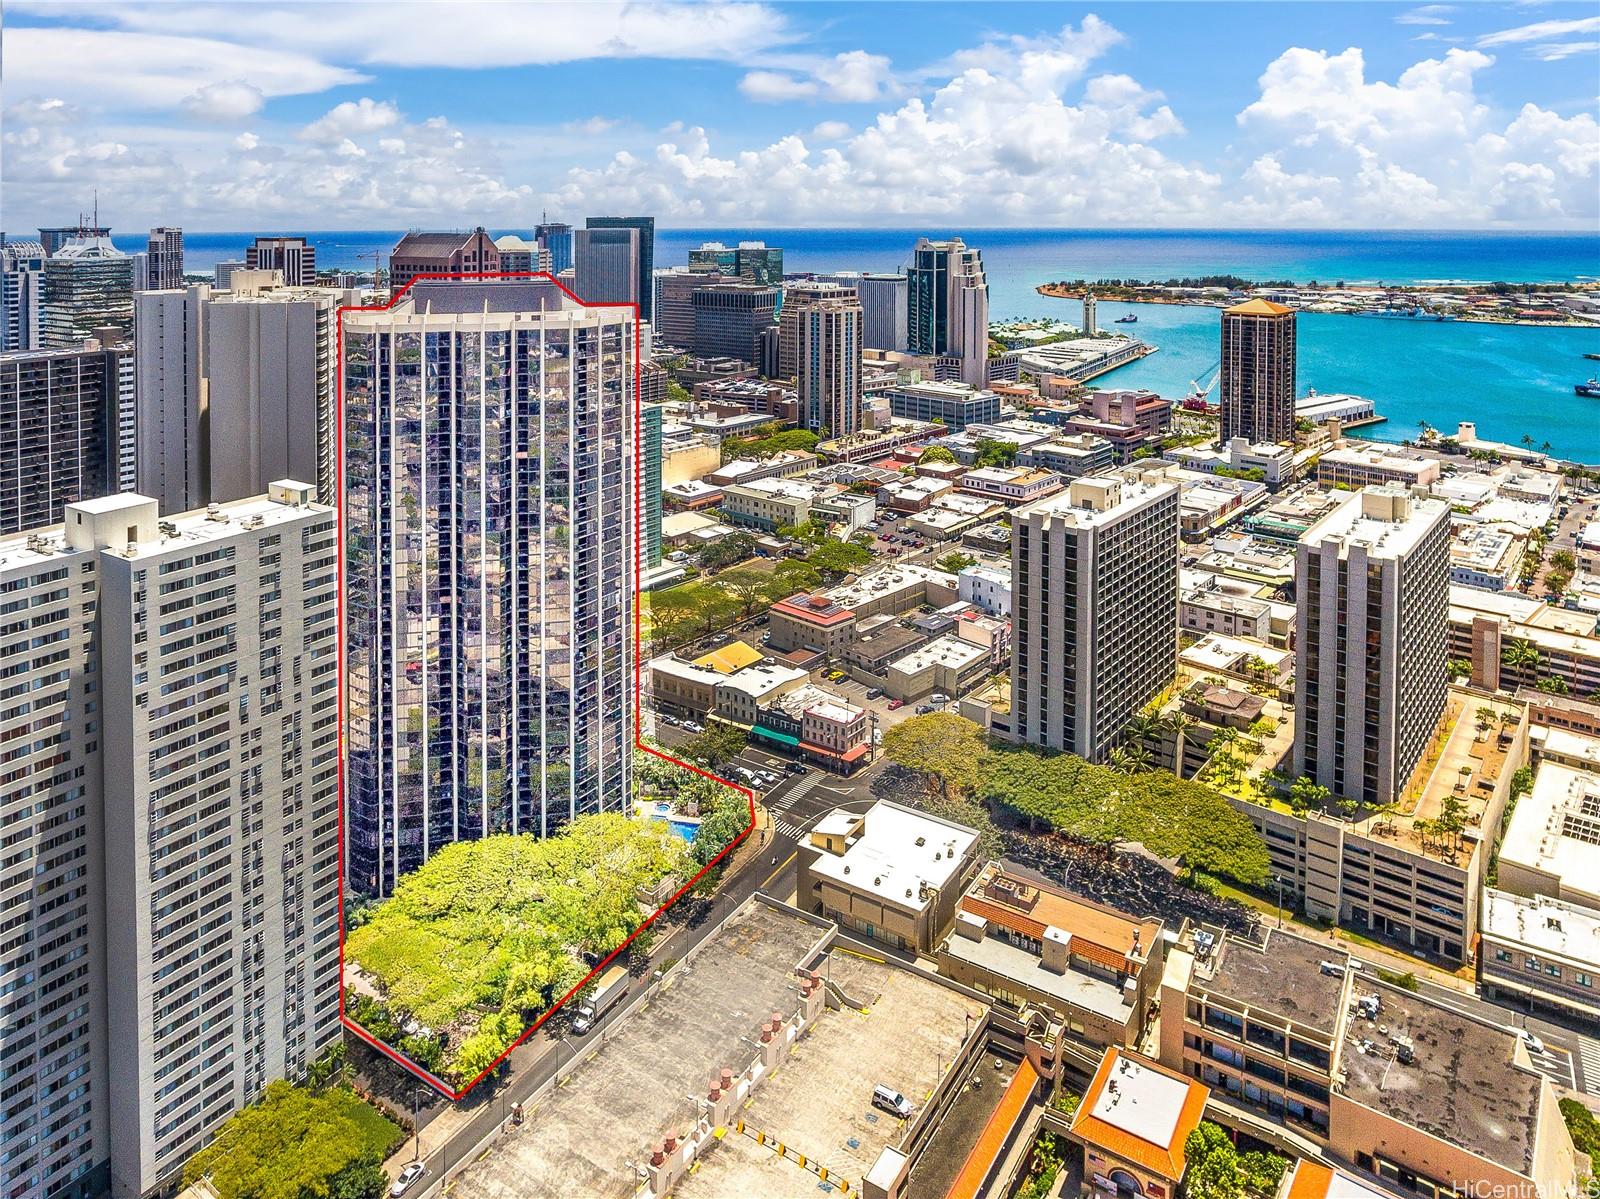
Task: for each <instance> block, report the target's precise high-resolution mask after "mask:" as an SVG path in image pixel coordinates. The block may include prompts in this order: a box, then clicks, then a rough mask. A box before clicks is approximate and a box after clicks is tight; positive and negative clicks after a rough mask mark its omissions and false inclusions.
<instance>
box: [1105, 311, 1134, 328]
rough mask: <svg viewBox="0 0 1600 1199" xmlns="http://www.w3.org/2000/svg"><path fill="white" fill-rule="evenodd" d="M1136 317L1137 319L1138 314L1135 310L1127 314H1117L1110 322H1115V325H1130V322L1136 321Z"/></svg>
mask: <svg viewBox="0 0 1600 1199" xmlns="http://www.w3.org/2000/svg"><path fill="white" fill-rule="evenodd" d="M1138 319H1139V314H1138V313H1137V312H1130V313H1128V315H1127V316H1119V317H1118V318H1117V319H1116V320H1115V321H1113V322H1112V323H1113V324H1117V325H1132V324H1134V323H1136V322H1137V321H1138Z"/></svg>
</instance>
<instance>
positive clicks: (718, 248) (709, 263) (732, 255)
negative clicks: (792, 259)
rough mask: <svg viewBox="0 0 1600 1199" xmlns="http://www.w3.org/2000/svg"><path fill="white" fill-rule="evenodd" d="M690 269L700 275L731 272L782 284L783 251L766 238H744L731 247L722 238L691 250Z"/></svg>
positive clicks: (768, 283)
mask: <svg viewBox="0 0 1600 1199" xmlns="http://www.w3.org/2000/svg"><path fill="white" fill-rule="evenodd" d="M689 269H690V270H691V271H694V272H696V273H697V274H699V273H712V274H718V275H728V276H731V277H732V278H735V279H741V280H743V281H744V282H746V283H758V284H761V285H762V286H764V287H782V286H783V250H782V249H781V248H780V247H778V246H769V245H767V243H766V242H764V241H742V242H740V243H739V244H738V245H737V246H734V247H732V248H731V249H730V248H729V247H727V246H725V245H723V244H722V243H721V242H719V241H708V242H706V243H705V244H704V245H702V246H701V247H700V248H699V249H697V250H690V251H689Z"/></svg>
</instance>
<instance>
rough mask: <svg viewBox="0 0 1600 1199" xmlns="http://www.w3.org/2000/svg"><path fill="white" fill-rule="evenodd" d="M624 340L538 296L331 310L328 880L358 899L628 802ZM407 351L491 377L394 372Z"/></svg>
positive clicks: (446, 288)
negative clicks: (335, 879) (332, 679)
mask: <svg viewBox="0 0 1600 1199" xmlns="http://www.w3.org/2000/svg"><path fill="white" fill-rule="evenodd" d="M580 244H581V242H580ZM634 321H635V317H634V313H633V311H632V309H629V308H585V307H584V306H582V305H581V304H578V303H577V302H575V301H574V300H573V299H572V298H571V297H570V296H569V295H567V294H566V293H565V292H563V291H562V290H561V289H560V288H559V287H558V286H557V285H555V284H554V283H550V282H546V281H542V280H533V281H516V282H501V283H483V284H467V283H438V282H422V283H418V284H417V285H416V286H415V287H413V288H412V290H411V291H410V292H408V293H407V295H406V296H405V297H404V298H402V299H401V300H399V301H398V302H397V303H396V304H395V305H394V306H393V307H392V308H389V309H387V310H384V311H381V312H357V313H346V314H345V318H344V333H345V350H344V354H345V367H344V369H345V380H344V396H345V417H344V430H345V432H344V437H345V505H346V507H345V513H346V522H347V529H348V537H347V541H346V545H347V557H346V563H347V573H346V576H345V577H346V593H345V596H346V598H345V604H346V615H345V635H346V647H347V671H348V674H347V678H348V691H347V696H348V703H349V709H348V710H349V727H348V732H347V745H348V747H349V748H348V760H347V767H346V769H347V775H346V785H345V787H346V795H347V814H346V852H347V864H346V871H347V878H348V879H349V880H350V884H351V886H353V887H354V888H355V889H356V890H358V891H360V892H362V893H364V894H388V893H389V892H390V891H391V890H392V889H393V887H394V885H395V883H396V881H397V880H398V879H399V878H400V877H401V876H403V875H404V874H405V873H406V872H407V871H409V870H411V869H413V868H414V867H416V866H417V865H419V864H420V863H421V862H422V861H424V860H425V859H426V858H427V857H428V856H429V855H430V854H431V853H432V852H434V851H435V850H436V849H438V848H440V847H441V846H444V845H448V844H450V843H452V842H454V841H456V840H459V839H461V838H464V837H477V836H483V835H485V834H488V833H494V832H527V833H537V834H540V835H544V834H548V833H553V832H555V831H557V830H558V829H559V828H560V827H561V826H562V825H563V824H565V823H566V822H567V821H569V820H571V819H573V818H574V817H577V816H579V815H583V814H586V813H590V812H597V811H601V810H611V811H619V810H622V809H624V808H625V807H626V806H627V805H628V804H629V803H630V802H631V798H630V797H631V788H630V777H631V768H632V730H633V725H632V712H631V703H632V699H631V696H632V672H631V670H630V668H629V660H628V644H629V642H628V637H629V630H630V619H631V611H632V594H633V571H632V565H633V554H634V540H633V539H634V537H635V527H634V521H635V517H636V513H635V508H634V503H635V493H634V474H633V472H634V454H635V452H636V446H635V444H634V437H635V429H634V412H633V403H634V400H633V374H634V370H635V363H634ZM424 330H426V332H424ZM424 339H425V340H424ZM424 351H425V352H426V354H427V355H428V356H429V357H430V359H432V360H438V361H449V360H451V359H452V357H453V358H454V360H457V361H465V360H469V359H470V360H479V359H480V357H481V359H482V360H483V361H486V362H489V361H493V362H498V363H500V364H502V366H503V368H504V369H501V370H498V371H493V372H489V371H485V372H468V373H467V374H466V375H465V376H464V377H458V378H456V379H454V380H452V379H451V377H450V376H448V375H441V374H436V373H434V372H431V371H430V372H428V373H427V374H425V375H422V376H420V377H419V376H418V375H415V374H410V373H408V372H405V371H402V370H401V369H400V364H401V362H402V361H403V360H404V358H406V357H407V356H409V355H411V354H412V353H422V352H424ZM535 380H537V383H536V384H535V383H534V382H533V381H535ZM527 386H537V388H538V391H537V393H536V394H537V395H539V396H542V397H544V398H543V400H542V401H541V402H539V403H530V402H528V400H527V399H526V398H525V397H524V396H523V395H522V394H520V389H521V388H523V387H527ZM463 390H464V394H463ZM380 445H382V446H385V447H387V448H386V452H385V453H382V454H380V453H377V452H376V451H377V447H378V446H380Z"/></svg>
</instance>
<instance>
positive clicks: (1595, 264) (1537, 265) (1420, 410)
mask: <svg viewBox="0 0 1600 1199" xmlns="http://www.w3.org/2000/svg"><path fill="white" fill-rule="evenodd" d="M291 232H292V231H291ZM520 232H523V233H526V232H527V230H526V229H524V230H520ZM927 232H929V233H931V234H934V235H937V236H943V235H946V234H948V233H951V232H958V233H961V234H962V236H964V237H965V238H966V240H967V242H968V244H970V245H975V246H978V247H980V248H981V249H982V250H983V258H984V266H985V268H986V270H987V273H988V277H989V292H990V312H991V314H992V316H993V317H994V319H996V320H1007V319H1012V318H1016V317H1026V316H1037V315H1045V314H1049V315H1058V316H1065V317H1067V318H1068V319H1073V320H1075V319H1077V312H1078V305H1077V304H1076V303H1074V302H1072V301H1066V300H1047V299H1045V298H1044V297H1042V296H1040V295H1038V294H1037V293H1036V292H1035V291H1034V288H1035V287H1036V286H1037V285H1038V284H1040V283H1048V282H1051V281H1054V280H1058V279H1076V278H1086V279H1101V278H1123V279H1146V278H1156V279H1166V278H1171V277H1182V276H1195V275H1208V274H1235V275H1241V276H1244V277H1246V278H1251V279H1261V280H1266V279H1285V278H1286V279H1291V280H1294V281H1296V282H1306V281H1309V280H1312V279H1316V280H1320V281H1323V282H1339V281H1341V280H1342V281H1344V282H1346V283H1373V282H1388V283H1419V282H1436V281H1443V280H1475V281H1484V280H1505V281H1508V282H1526V281H1544V280H1583V279H1593V278H1595V277H1596V276H1597V274H1600V234H1596V233H1594V232H1586V233H1554V234H1547V233H1499V232H1496V233H1445V232H1433V233H1429V232H1424V233H1416V232H1405V233H1396V232H1389V231H1358V232H1309V231H1287V232H1285V231H1260V230H1256V231H1251V230H1245V231H1239V230H1224V231H1218V230H1186V231H1170V230H1124V231H1101V230H1084V231H1063V230H1033V229H987V230H983V229H956V230H942V229H930V230H928V231H927ZM250 236H251V235H247V234H244V233H190V234H187V235H186V237H185V251H186V253H185V261H186V265H187V267H188V269H190V270H192V271H208V270H210V269H211V267H212V266H213V265H214V264H215V263H216V262H217V261H219V260H222V259H231V258H242V257H243V256H244V246H245V244H246V243H247V242H248V240H249V237H250ZM308 236H309V237H310V238H311V240H312V241H313V243H315V245H316V247H317V261H318V265H320V266H324V267H333V266H340V267H349V268H353V269H363V268H364V269H368V270H370V269H371V267H372V261H373V260H372V257H371V255H372V254H373V253H374V252H377V253H380V254H382V255H383V256H384V257H385V258H386V257H387V255H388V252H389V250H390V249H392V248H393V246H394V244H395V242H396V241H398V240H399V237H400V234H399V233H398V232H395V231H384V230H376V231H372V230H366V231H357V232H333V233H311V234H308ZM917 236H918V232H917V231H915V230H894V229H660V230H658V231H657V234H656V255H655V257H656V263H657V265H658V266H670V265H673V264H675V263H681V262H685V261H687V259H688V252H689V250H690V249H692V248H694V247H695V246H698V245H699V244H700V243H701V242H702V241H713V240H714V241H722V242H725V243H728V244H730V245H731V244H734V243H736V242H738V241H740V240H742V239H761V240H765V241H766V242H767V244H769V245H776V246H782V247H783V248H784V266H785V269H786V270H789V271H832V270H865V271H893V270H897V269H899V268H900V267H901V266H903V265H904V264H905V262H906V260H907V259H908V258H909V257H910V252H911V247H912V245H913V244H914V243H915V241H916V238H917ZM116 241H117V243H118V244H119V245H120V246H122V248H124V249H128V250H134V249H143V237H142V236H121V235H119V236H118V237H117V238H116ZM1128 310H1129V309H1128V307H1127V306H1124V305H1116V304H1111V303H1102V304H1101V305H1100V319H1101V321H1102V322H1106V323H1109V322H1110V321H1111V320H1112V319H1114V318H1115V317H1117V316H1120V315H1121V314H1122V313H1123V312H1126V311H1128ZM1138 311H1139V323H1138V324H1137V325H1128V326H1123V330H1124V331H1137V332H1138V333H1139V334H1140V336H1142V337H1143V338H1144V339H1145V340H1147V341H1150V342H1152V343H1153V344H1155V345H1157V346H1159V347H1160V351H1159V352H1158V353H1156V354H1153V355H1151V356H1150V357H1149V358H1146V359H1144V360H1142V361H1141V362H1138V363H1135V364H1133V365H1131V366H1127V367H1124V368H1122V369H1121V370H1119V371H1117V372H1114V373H1113V374H1110V375H1106V376H1103V380H1104V382H1106V383H1108V384H1109V383H1114V384H1116V385H1118V386H1124V385H1125V386H1141V387H1150V388H1153V389H1155V390H1157V391H1160V392H1162V393H1163V394H1165V395H1170V396H1174V397H1176V396H1181V395H1182V394H1183V393H1184V391H1186V390H1187V388H1188V385H1189V381H1190V380H1191V379H1193V378H1195V377H1197V376H1198V375H1200V374H1201V373H1202V372H1204V371H1205V370H1206V368H1207V367H1208V366H1209V365H1210V364H1211V363H1213V362H1215V361H1216V358H1217V353H1216V347H1217V324H1218V315H1217V311H1216V310H1215V309H1211V308H1179V307H1172V306H1164V305H1140V306H1138ZM1586 352H1587V353H1600V329H1594V330H1590V329H1537V328H1518V327H1512V326H1506V325H1470V324H1464V323H1461V322H1447V323H1433V322H1409V321H1402V320H1375V319H1371V318H1361V317H1341V316H1326V315H1321V314H1305V315H1303V316H1302V317H1301V318H1300V364H1299V380H1300V386H1301V388H1302V390H1304V389H1305V388H1315V389H1316V390H1318V391H1321V392H1335V391H1349V392H1354V393H1356V394H1358V395H1364V396H1368V397H1370V398H1371V399H1373V400H1375V401H1376V402H1377V405H1378V411H1379V412H1380V413H1382V414H1383V415H1384V416H1386V417H1388V418H1389V419H1388V423H1387V424H1383V425H1374V426H1370V427H1368V428H1367V429H1365V430H1363V435H1364V436H1371V437H1382V438H1389V439H1391V440H1396V441H1398V440H1400V439H1402V438H1405V437H1409V436H1412V435H1414V434H1415V432H1416V429H1417V422H1418V421H1419V420H1427V421H1428V422H1429V423H1431V424H1433V425H1436V426H1438V427H1440V428H1443V429H1446V430H1452V429H1454V427H1455V425H1456V422H1458V421H1463V420H1471V421H1476V422H1477V424H1478V428H1479V432H1480V433H1481V435H1483V436H1485V437H1489V438H1493V439H1496V440H1501V441H1510V442H1520V441H1521V439H1522V437H1523V435H1524V434H1527V435H1530V436H1532V437H1533V438H1534V440H1535V443H1536V444H1537V443H1543V442H1545V441H1548V442H1549V443H1550V445H1551V448H1552V450H1553V451H1554V452H1555V453H1556V454H1558V455H1560V456H1562V457H1567V458H1576V459H1579V460H1581V461H1585V462H1590V463H1600V400H1585V399H1582V398H1580V397H1578V396H1577V395H1575V394H1574V393H1573V390H1572V386H1573V384H1575V383H1578V382H1581V381H1583V380H1584V379H1587V378H1589V377H1590V376H1592V375H1594V374H1596V373H1597V372H1600V363H1596V362H1591V361H1587V360H1585V359H1584V358H1583V356H1582V355H1583V354H1584V353H1586Z"/></svg>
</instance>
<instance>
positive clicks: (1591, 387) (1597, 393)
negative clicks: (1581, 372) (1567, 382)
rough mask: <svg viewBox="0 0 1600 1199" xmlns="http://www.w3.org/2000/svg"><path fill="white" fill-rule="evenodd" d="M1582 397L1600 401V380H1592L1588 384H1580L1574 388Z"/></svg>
mask: <svg viewBox="0 0 1600 1199" xmlns="http://www.w3.org/2000/svg"><path fill="white" fill-rule="evenodd" d="M1572 390H1573V391H1575V392H1577V393H1578V394H1579V395H1581V396H1588V397H1589V398H1590V399H1591V400H1600V379H1590V380H1589V381H1588V382H1587V383H1578V384H1576V385H1574V387H1573V388H1572Z"/></svg>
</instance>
